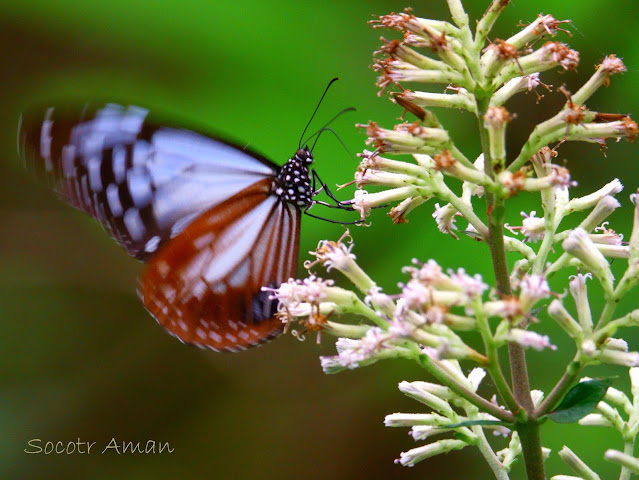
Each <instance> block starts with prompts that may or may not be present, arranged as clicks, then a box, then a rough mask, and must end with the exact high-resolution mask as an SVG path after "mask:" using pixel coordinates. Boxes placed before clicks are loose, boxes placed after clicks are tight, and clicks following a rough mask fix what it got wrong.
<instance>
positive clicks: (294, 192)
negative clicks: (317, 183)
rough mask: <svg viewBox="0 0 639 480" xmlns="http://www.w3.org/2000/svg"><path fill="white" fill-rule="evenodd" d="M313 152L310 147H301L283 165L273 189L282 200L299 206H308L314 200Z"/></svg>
mask: <svg viewBox="0 0 639 480" xmlns="http://www.w3.org/2000/svg"><path fill="white" fill-rule="evenodd" d="M312 163H313V153H312V152H311V151H310V150H309V148H308V147H304V148H299V149H298V150H297V152H295V155H293V157H292V158H291V159H289V161H288V162H286V163H285V164H284V165H282V168H281V169H280V171H279V173H278V175H277V176H276V177H275V179H274V181H273V191H274V192H275V194H276V195H278V196H279V197H280V198H281V199H282V200H284V201H285V202H288V203H292V204H294V205H296V206H297V207H299V208H307V207H309V206H310V205H311V204H312V202H313V194H314V192H313V187H312V185H311V172H310V170H309V166H310V165H311V164H312Z"/></svg>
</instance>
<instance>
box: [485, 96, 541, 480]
mask: <svg viewBox="0 0 639 480" xmlns="http://www.w3.org/2000/svg"><path fill="white" fill-rule="evenodd" d="M475 95H476V97H477V107H478V108H477V112H478V115H477V119H478V123H479V132H480V137H481V144H482V151H483V152H484V168H485V171H486V174H487V175H488V176H490V177H491V178H494V176H495V171H494V163H493V159H492V158H491V157H490V143H489V137H488V131H487V129H486V128H485V127H484V120H483V119H484V115H486V111H487V110H488V106H489V104H490V95H484V96H479V95H478V94H477V93H476V94H475ZM540 148H541V147H540ZM537 150H538V149H537ZM535 151H536V150H535ZM533 153H534V152H533ZM503 203H504V200H503V198H500V197H497V196H496V195H495V194H494V193H489V192H486V204H487V205H486V206H487V211H488V221H489V223H488V229H489V234H488V239H487V241H488V244H489V247H490V254H491V258H492V261H493V271H494V272H495V283H496V284H497V291H498V292H499V294H500V295H501V296H504V297H508V296H511V295H512V287H511V285H510V275H509V273H508V263H507V261H506V250H505V248H504V217H505V208H504V204H503ZM508 354H509V357H510V371H511V377H512V384H513V391H514V397H515V400H516V401H517V403H518V404H519V405H521V407H523V409H524V410H525V413H526V417H527V419H526V421H524V422H521V423H517V431H518V432H519V436H520V439H521V448H522V452H523V456H524V463H525V465H526V474H527V475H528V480H545V478H546V476H545V474H544V462H543V453H542V449H541V437H540V434H539V425H538V424H537V422H536V420H535V417H534V409H535V406H534V404H533V401H532V397H531V396H530V381H529V379H528V367H527V365H526V353H525V351H524V347H523V346H522V345H519V344H517V343H509V344H508ZM517 413H519V412H517Z"/></svg>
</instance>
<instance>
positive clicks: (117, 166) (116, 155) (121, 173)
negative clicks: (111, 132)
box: [112, 145, 126, 183]
mask: <svg viewBox="0 0 639 480" xmlns="http://www.w3.org/2000/svg"><path fill="white" fill-rule="evenodd" d="M112 169H113V176H114V177H115V181H116V183H122V182H124V178H125V177H126V147H124V146H123V145H115V146H114V147H113V153H112Z"/></svg>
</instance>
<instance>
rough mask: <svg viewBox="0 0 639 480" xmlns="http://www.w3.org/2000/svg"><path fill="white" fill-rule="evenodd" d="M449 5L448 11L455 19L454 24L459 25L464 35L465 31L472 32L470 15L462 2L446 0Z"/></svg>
mask: <svg viewBox="0 0 639 480" xmlns="http://www.w3.org/2000/svg"><path fill="white" fill-rule="evenodd" d="M446 1H447V3H448V9H449V10H450V14H451V16H452V17H453V22H455V25H457V26H458V27H459V28H460V30H461V32H462V34H463V33H464V32H465V31H468V32H470V30H469V29H468V15H467V14H466V11H465V10H464V6H463V5H462V2H461V0H446Z"/></svg>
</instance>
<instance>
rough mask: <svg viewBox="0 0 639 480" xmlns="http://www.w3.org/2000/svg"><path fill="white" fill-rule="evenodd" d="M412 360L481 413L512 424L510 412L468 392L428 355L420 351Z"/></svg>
mask: <svg viewBox="0 0 639 480" xmlns="http://www.w3.org/2000/svg"><path fill="white" fill-rule="evenodd" d="M414 358H415V360H416V361H417V363H418V364H419V365H420V366H422V367H423V368H424V369H425V370H426V371H427V372H428V373H430V374H431V375H432V376H433V377H435V378H436V379H437V380H439V381H440V382H441V384H442V385H445V386H447V387H448V388H450V389H451V390H452V391H453V392H455V393H456V394H457V395H459V396H461V397H462V398H464V399H465V400H466V401H468V402H469V403H471V404H473V405H475V406H476V407H477V408H479V409H480V410H481V411H483V412H486V413H489V414H490V415H492V416H493V417H495V418H497V419H499V420H501V421H503V422H506V423H512V422H513V420H514V418H513V415H512V414H511V413H510V412H507V411H505V410H502V409H501V408H499V407H498V406H497V405H494V404H492V403H491V402H489V401H488V400H486V399H485V398H483V397H480V396H479V395H477V394H476V393H475V392H471V391H470V390H468V389H467V388H466V387H465V386H464V385H462V384H461V383H460V382H458V381H457V380H455V379H454V378H453V377H451V376H450V375H448V374H447V373H446V372H445V371H444V370H443V369H442V368H440V367H439V366H438V365H437V362H436V360H433V359H432V358H430V357H429V356H428V355H426V354H424V353H421V352H420V351H417V352H416V355H415V357H414Z"/></svg>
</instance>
